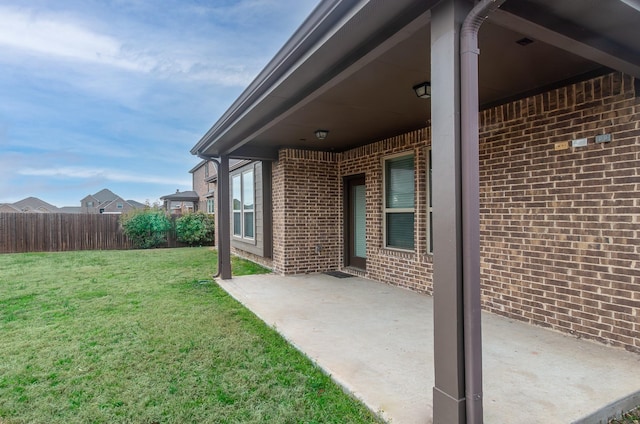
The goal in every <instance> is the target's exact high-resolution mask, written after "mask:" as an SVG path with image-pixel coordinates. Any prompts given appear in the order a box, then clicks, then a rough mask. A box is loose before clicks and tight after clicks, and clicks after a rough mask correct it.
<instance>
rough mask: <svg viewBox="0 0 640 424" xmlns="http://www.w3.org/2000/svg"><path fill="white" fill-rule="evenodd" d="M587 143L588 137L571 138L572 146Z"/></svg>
mask: <svg viewBox="0 0 640 424" xmlns="http://www.w3.org/2000/svg"><path fill="white" fill-rule="evenodd" d="M586 145H587V139H586V138H578V139H576V140H571V147H584V146H586Z"/></svg>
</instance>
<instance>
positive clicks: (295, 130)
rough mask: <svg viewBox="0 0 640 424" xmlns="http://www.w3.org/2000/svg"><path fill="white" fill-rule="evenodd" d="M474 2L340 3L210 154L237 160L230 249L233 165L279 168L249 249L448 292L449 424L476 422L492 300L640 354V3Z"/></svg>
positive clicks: (313, 26) (212, 135)
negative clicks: (259, 234) (482, 343)
mask: <svg viewBox="0 0 640 424" xmlns="http://www.w3.org/2000/svg"><path fill="white" fill-rule="evenodd" d="M501 3H502V5H501V7H500V9H499V10H496V11H493V10H492V9H493V8H495V7H497V6H498V5H499V4H501ZM585 3H588V7H585ZM472 8H474V2H469V1H465V0H442V1H425V0H420V1H418V0H399V1H393V2H390V1H383V0H377V1H376V0H372V1H364V2H358V1H340V0H325V1H322V2H321V3H320V5H319V6H318V7H317V8H316V9H315V11H314V12H313V13H312V14H311V16H310V17H309V18H308V19H307V20H306V21H305V22H304V23H303V24H302V25H301V27H300V28H299V29H298V31H297V32H296V33H295V34H294V35H293V36H292V38H291V39H290V40H289V41H288V42H287V44H285V46H284V47H283V48H282V49H281V50H280V52H278V54H276V56H275V57H274V58H273V60H272V61H271V62H270V63H269V64H268V65H267V67H266V68H265V69H264V71H263V72H262V73H261V74H259V75H258V77H257V78H256V80H255V81H254V82H253V83H251V85H249V87H248V88H247V89H246V90H245V92H244V93H242V95H241V96H240V97H239V98H238V100H237V101H236V102H235V103H234V104H233V105H232V106H231V107H230V109H229V110H228V111H227V112H226V113H225V114H224V115H223V116H222V117H221V118H220V120H219V121H218V122H217V123H216V124H214V126H213V127H212V128H211V129H210V130H209V132H207V134H205V135H204V136H203V137H202V139H201V140H200V141H199V142H198V143H197V144H196V145H195V146H194V148H193V149H192V153H193V154H197V155H200V157H203V158H215V159H216V160H219V161H220V164H221V168H220V169H221V171H220V175H219V176H218V181H219V183H220V189H221V191H220V199H221V201H222V202H223V207H222V208H221V214H220V219H221V224H222V225H221V227H220V228H219V230H220V233H221V234H225V233H224V231H225V225H224V222H227V223H229V225H228V227H226V231H227V233H226V234H229V236H230V238H232V237H233V232H234V231H235V230H234V225H237V223H238V222H244V221H243V219H244V218H245V217H246V216H247V215H246V214H245V212H246V210H245V209H243V207H244V206H247V207H248V208H249V209H248V210H249V211H251V207H252V205H253V204H255V202H253V201H249V202H246V201H245V200H244V199H245V198H244V197H243V196H242V195H244V194H246V193H244V192H243V191H242V190H240V191H238V188H244V187H245V185H244V184H243V181H242V178H243V177H242V176H241V177H240V179H238V177H235V179H234V177H233V176H230V175H229V167H228V161H229V158H235V159H246V160H252V161H254V163H256V164H261V165H260V166H261V171H260V175H261V182H260V183H257V179H252V180H250V181H249V183H251V184H252V185H253V187H254V189H253V192H251V191H248V192H247V193H248V195H249V196H251V195H253V196H254V197H255V196H256V194H255V193H257V192H258V190H260V192H261V193H262V194H261V196H263V199H265V200H264V201H265V203H266V204H267V205H269V203H270V204H271V209H270V213H271V214H272V215H271V216H269V211H267V212H268V213H267V216H266V217H264V218H263V222H264V228H269V231H270V234H271V236H272V238H271V240H269V239H268V238H265V242H264V243H265V244H269V245H270V246H271V251H270V252H269V251H267V252H266V253H258V254H256V253H255V252H251V253H252V254H253V255H254V256H259V257H262V260H261V261H262V262H263V263H267V264H269V265H270V266H271V267H272V268H273V269H274V271H275V272H278V273H282V274H295V273H311V272H324V271H329V270H342V271H345V272H348V273H353V274H357V275H362V276H365V277H368V278H372V279H375V280H379V281H383V282H387V283H389V284H394V285H399V286H403V287H407V288H410V289H413V290H417V291H421V292H426V293H429V294H433V295H434V297H435V302H434V304H435V305H436V306H435V323H436V337H435V343H436V387H435V388H434V419H435V418H436V417H440V419H442V417H457V418H455V419H453V420H452V421H448V422H462V421H458V420H459V419H460V416H461V415H464V413H462V412H460V411H461V410H460V408H463V409H464V408H465V407H466V408H467V410H466V414H467V416H473V415H474V414H477V411H475V410H474V406H473V405H474V404H475V403H476V402H472V401H470V400H467V401H465V396H464V393H465V391H466V393H467V399H472V398H473V399H474V400H475V398H476V396H475V394H476V393H477V391H476V389H474V388H473V387H474V386H475V385H477V384H478V383H477V381H474V380H473V375H474V373H476V371H475V369H476V368H477V364H476V365H474V364H465V361H464V358H467V359H468V358H471V357H478V356H481V353H478V352H479V351H478V349H479V347H478V345H479V341H478V337H479V328H477V326H478V325H479V315H478V314H479V308H478V307H476V306H477V305H481V306H482V308H483V309H486V310H488V311H491V312H494V313H498V314H501V315H505V316H509V317H512V318H515V319H519V320H523V321H527V322H530V323H532V324H535V325H541V326H545V327H550V328H553V329H555V330H559V331H563V332H567V333H571V334H574V335H576V336H578V337H585V338H590V339H595V340H598V341H600V342H603V343H608V344H612V345H614V346H620V347H624V348H626V349H628V350H631V351H636V352H640V336H639V334H640V267H639V266H638V264H639V263H640V262H639V259H640V218H639V217H640V170H639V169H640V168H639V167H640V80H639V79H638V78H640V37H638V34H639V32H638V31H639V30H638V28H640V7H639V6H638V4H637V3H635V2H631V1H627V0H599V1H568V0H567V1H562V2H557V1H555V0H519V1H515V0H513V1H511V0H507V1H506V2H502V1H497V2H492V1H488V0H484V1H482V2H476V6H475V8H474V9H473V10H472ZM487 15H488V16H489V18H488V20H487V21H486V22H484V24H483V25H482V27H481V29H480V31H479V35H478V38H479V46H480V49H481V54H480V55H479V76H478V75H477V74H475V73H474V72H476V71H477V69H478V66H477V65H474V62H473V60H472V59H469V58H470V57H472V56H474V57H475V58H476V59H475V60H478V59H477V58H478V56H477V54H478V51H477V49H476V48H475V46H474V45H473V44H469V43H472V42H473V41H474V37H475V35H474V34H471V35H469V32H472V31H473V30H474V26H475V28H477V27H479V25H480V24H481V23H482V20H483V19H484V17H485V16H487ZM465 19H466V22H467V24H466V25H463V22H464V21H465ZM469 22H471V24H469ZM470 28H471V29H470ZM465 31H466V32H465ZM470 40H471V41H470ZM469 60H471V62H468V61H469ZM469 63H471V64H470V65H469ZM476 63H477V62H476ZM420 88H422V89H423V93H420V94H422V97H418V96H417V95H416V94H418V93H417V92H416V91H415V90H418V89H420ZM424 91H427V92H426V93H424ZM427 97H428V98H427ZM469 105H471V107H475V110H473V109H472V108H471V109H470V106H469ZM318 130H321V132H318ZM474 137H475V138H474ZM229 187H230V189H229ZM227 190H230V192H228V191H227ZM229 199H234V200H235V203H236V204H235V205H234V201H229ZM238 202H239V203H238ZM238 206H240V207H238ZM265 210H266V209H265ZM223 213H227V215H225V216H223ZM238 213H239V214H238ZM249 216H250V218H247V219H255V215H251V213H249ZM221 237H222V236H221ZM229 247H230V246H224V245H223V243H221V245H220V249H221V257H223V258H224V257H225V256H224V254H225V252H226V250H229ZM234 248H235V249H241V246H240V247H239V246H237V245H236V246H234ZM222 276H223V278H228V277H230V271H227V272H226V275H225V268H224V267H223V273H222ZM474 314H475V315H474ZM452 352H458V354H457V355H455V354H452ZM474 352H475V353H474ZM473 367H476V368H473ZM461 375H464V377H461ZM461 381H464V383H460V382H461ZM461 386H462V387H461ZM478 398H480V396H478ZM480 402H481V401H480ZM461 405H462V406H461ZM436 422H437V421H436Z"/></svg>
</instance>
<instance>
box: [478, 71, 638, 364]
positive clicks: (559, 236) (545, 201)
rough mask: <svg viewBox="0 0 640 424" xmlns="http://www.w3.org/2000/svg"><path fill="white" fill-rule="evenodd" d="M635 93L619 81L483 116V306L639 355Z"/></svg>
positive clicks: (585, 85) (605, 80) (604, 80)
mask: <svg viewBox="0 0 640 424" xmlns="http://www.w3.org/2000/svg"><path fill="white" fill-rule="evenodd" d="M635 84H638V81H635ZM638 89H640V87H638V86H637V85H634V80H633V79H631V78H629V77H626V76H622V75H621V74H619V73H614V74H610V75H606V76H602V77H599V78H595V79H592V80H589V81H585V82H580V83H577V84H574V85H570V86H567V87H563V88H560V89H557V90H553V91H550V92H547V93H544V94H540V95H537V96H534V97H530V98H527V99H523V100H520V101H516V102H514V103H510V104H508V105H504V106H500V107H496V108H493V109H490V110H485V111H483V112H482V113H481V116H480V120H481V145H480V150H481V151H480V155H481V158H480V170H481V181H480V190H481V231H482V236H481V243H482V246H481V250H482V253H481V261H482V278H483V289H482V301H483V305H484V307H485V308H486V309H487V310H489V311H491V312H494V313H498V314H501V315H506V316H509V317H513V318H517V319H520V320H523V321H528V322H531V323H535V324H538V325H542V326H546V327H551V328H554V329H557V330H561V331H565V332H570V333H572V334H575V335H577V336H579V337H585V338H590V339H596V340H599V341H601V342H604V343H610V344H613V345H617V346H624V347H625V348H626V349H628V350H634V351H639V352H640V338H639V337H638V334H640V262H639V259H640V171H639V167H640V99H639V98H638V97H636V93H637V91H638ZM607 133H608V134H611V136H612V141H611V142H609V143H601V144H596V143H595V136H596V135H598V134H607ZM585 137H586V138H587V141H588V144H587V146H586V147H575V148H574V147H569V148H566V149H565V148H562V147H564V146H562V145H558V147H559V148H561V149H560V150H556V143H562V142H567V141H568V142H569V144H571V140H573V139H578V138H585Z"/></svg>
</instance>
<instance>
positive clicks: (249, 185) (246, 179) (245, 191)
mask: <svg viewBox="0 0 640 424" xmlns="http://www.w3.org/2000/svg"><path fill="white" fill-rule="evenodd" d="M253 197H254V196H253V171H250V172H245V173H244V174H242V201H243V205H244V209H245V210H253Z"/></svg>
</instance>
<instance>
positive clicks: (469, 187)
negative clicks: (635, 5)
mask: <svg viewBox="0 0 640 424" xmlns="http://www.w3.org/2000/svg"><path fill="white" fill-rule="evenodd" d="M504 2H505V0H482V1H480V2H479V3H477V4H476V5H475V6H474V8H473V9H472V10H471V11H470V12H469V14H468V15H467V17H466V18H465V20H464V22H463V24H462V28H461V30H460V127H461V128H460V138H461V139H460V142H461V167H462V254H463V255H462V256H463V259H462V261H463V270H464V271H463V272H464V274H463V277H462V292H463V315H464V324H463V325H464V361H465V376H464V378H465V398H466V413H467V421H466V422H467V423H468V424H481V423H482V422H483V409H482V328H481V308H482V306H481V302H480V183H479V178H480V170H479V143H480V140H479V131H480V129H479V124H478V114H479V100H478V99H479V96H478V56H479V55H480V49H479V48H478V31H479V30H480V26H481V25H482V23H483V22H484V21H485V20H486V19H487V17H488V15H489V14H490V13H492V12H493V11H495V10H496V9H498V8H499V7H500V6H501V5H502V3H504Z"/></svg>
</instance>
